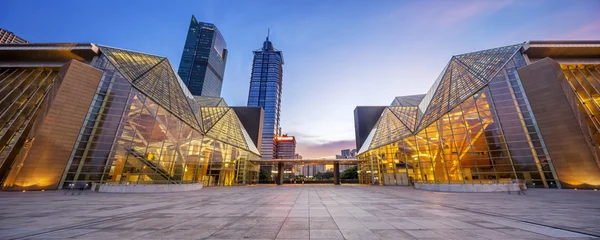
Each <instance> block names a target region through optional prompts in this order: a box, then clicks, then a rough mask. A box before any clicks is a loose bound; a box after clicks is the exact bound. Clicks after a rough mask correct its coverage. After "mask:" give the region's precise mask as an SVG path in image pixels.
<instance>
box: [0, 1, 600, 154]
mask: <svg viewBox="0 0 600 240" xmlns="http://www.w3.org/2000/svg"><path fill="white" fill-rule="evenodd" d="M0 9H2V14H0V28H4V29H7V30H9V31H12V32H14V33H15V34H17V35H18V36H20V37H22V38H25V39H26V40H28V41H30V42H34V43H37V42H93V43H97V44H102V45H107V46H114V47H119V48H124V49H130V50H135V51H141V52H145V53H150V54H155V55H160V56H166V57H168V59H169V60H170V62H171V63H172V64H173V66H174V67H175V69H177V67H178V66H179V61H180V59H181V53H182V51H183V45H184V42H185V38H186V34H187V29H188V26H189V23H190V19H191V16H192V14H193V15H195V16H196V18H197V19H198V20H199V21H204V22H210V23H214V24H215V25H217V27H218V28H219V30H220V31H221V33H222V34H223V36H224V37H225V41H226V42H227V46H228V51H229V55H228V59H227V66H226V71H225V76H224V83H223V92H222V97H223V98H225V100H226V101H227V103H228V104H229V105H230V106H245V105H246V103H247V98H248V87H249V83H250V74H251V71H252V58H253V55H252V51H253V50H256V49H258V48H260V47H261V46H262V42H263V41H264V39H265V37H266V34H267V29H269V28H270V29H271V36H270V40H271V41H272V42H273V44H274V46H275V48H277V49H279V50H281V51H283V55H284V60H285V65H284V73H283V99H282V105H281V126H282V129H283V132H284V133H288V134H289V135H295V136H296V140H297V142H298V148H297V152H299V153H300V154H301V155H302V156H303V157H304V158H308V157H310V158H318V157H326V156H333V155H335V154H340V150H341V149H347V148H355V141H354V115H353V111H354V108H355V107H356V106H382V105H389V104H390V103H391V102H392V100H393V99H394V97H396V96H402V95H414V94H421V93H426V92H427V90H428V89H429V88H430V87H431V85H432V84H433V82H434V81H435V79H436V78H437V76H438V75H439V74H440V73H441V71H442V69H443V68H444V66H445V65H446V63H447V62H448V61H449V60H450V58H451V57H452V55H456V54H462V53H467V52H473V51H478V50H484V49H488V48H494V47H500V46H506V45H512V44H516V43H521V42H525V41H528V40H574V39H582V40H600V1H597V0H578V1H556V0H527V1H516V0H514V1H513V0H494V1H471V0H452V1H427V0H425V1H396V0H389V1H386V0H378V1H367V0H364V1H351V0H345V1H333V0H329V1H320V0H302V1H300V0H289V1H268V0H252V1H248V0H231V1H228V0H216V1H208V0H203V1H150V0H148V1H142V0H132V1H117V0H105V1H80V0H77V1H75V0H73V1H37V0H36V1H34V0H3V1H1V3H0Z"/></svg>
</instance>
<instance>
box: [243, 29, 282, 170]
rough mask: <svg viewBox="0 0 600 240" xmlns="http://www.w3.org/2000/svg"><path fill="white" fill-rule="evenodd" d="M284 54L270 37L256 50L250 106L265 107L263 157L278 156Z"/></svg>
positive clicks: (261, 149) (266, 158) (249, 96)
mask: <svg viewBox="0 0 600 240" xmlns="http://www.w3.org/2000/svg"><path fill="white" fill-rule="evenodd" d="M283 64H284V61H283V53H282V52H281V51H279V50H277V49H275V48H274V47H273V43H271V41H269V37H268V36H267V39H266V40H265V42H264V43H263V47H262V48H260V49H258V50H256V51H254V61H253V64H252V76H251V78H250V91H249V94H248V106H260V107H262V108H263V109H264V111H265V112H264V122H263V136H262V145H261V148H260V152H261V154H262V159H265V160H269V159H273V158H275V144H276V143H275V137H277V136H279V135H280V131H281V130H280V125H279V116H280V107H281V91H282V84H283Z"/></svg>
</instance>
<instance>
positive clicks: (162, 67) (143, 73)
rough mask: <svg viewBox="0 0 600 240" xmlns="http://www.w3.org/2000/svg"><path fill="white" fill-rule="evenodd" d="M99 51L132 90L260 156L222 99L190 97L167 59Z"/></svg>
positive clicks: (129, 52) (105, 49)
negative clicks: (127, 82) (129, 84)
mask: <svg viewBox="0 0 600 240" xmlns="http://www.w3.org/2000/svg"><path fill="white" fill-rule="evenodd" d="M99 48H100V51H101V52H102V53H103V54H104V56H106V57H107V58H108V60H109V61H110V62H111V63H112V64H113V65H114V66H115V67H116V68H117V70H118V71H119V72H121V74H123V76H124V77H125V78H127V80H128V81H129V82H131V84H132V85H133V87H135V88H136V89H137V90H139V91H140V92H142V93H144V94H145V95H147V96H148V97H150V98H152V100H154V101H156V102H157V103H158V104H159V105H161V106H162V107H163V108H165V109H167V110H168V111H170V112H171V113H173V114H174V115H175V116H177V117H178V118H180V119H181V120H182V121H184V122H185V123H187V124H188V125H189V126H190V127H192V128H195V129H197V130H199V131H201V132H203V133H204V134H206V135H208V136H211V137H213V138H215V139H218V140H221V141H224V142H226V143H229V144H232V145H234V146H236V147H240V148H243V149H245V150H248V151H251V152H253V153H255V154H260V153H259V151H258V150H257V149H256V146H255V145H254V143H253V142H252V140H251V139H250V137H249V136H248V133H247V132H246V130H245V129H244V127H243V126H242V123H241V122H240V120H239V119H238V117H237V115H235V112H234V111H233V110H231V108H229V107H228V106H227V103H226V102H225V100H224V99H222V98H218V97H199V96H192V94H191V93H190V92H189V90H188V89H187V87H185V84H183V82H182V81H181V79H180V78H179V76H178V75H177V74H176V73H175V72H174V71H173V66H172V65H171V64H170V63H169V60H168V59H167V58H165V57H160V56H155V55H150V54H145V53H139V52H135V51H129V50H123V49H118V48H113V47H107V46H99Z"/></svg>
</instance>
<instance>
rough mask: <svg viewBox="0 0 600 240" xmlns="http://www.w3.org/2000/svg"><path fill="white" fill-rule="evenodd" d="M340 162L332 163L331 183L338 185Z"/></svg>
mask: <svg viewBox="0 0 600 240" xmlns="http://www.w3.org/2000/svg"><path fill="white" fill-rule="evenodd" d="M340 183H341V182H340V162H335V163H333V184H335V185H340Z"/></svg>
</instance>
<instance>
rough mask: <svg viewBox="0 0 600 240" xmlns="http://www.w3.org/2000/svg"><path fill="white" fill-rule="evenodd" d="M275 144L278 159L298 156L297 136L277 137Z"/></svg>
mask: <svg viewBox="0 0 600 240" xmlns="http://www.w3.org/2000/svg"><path fill="white" fill-rule="evenodd" d="M275 144H276V148H275V156H276V158H277V159H295V158H296V138H295V137H294V136H288V135H283V136H281V137H276V138H275Z"/></svg>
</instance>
